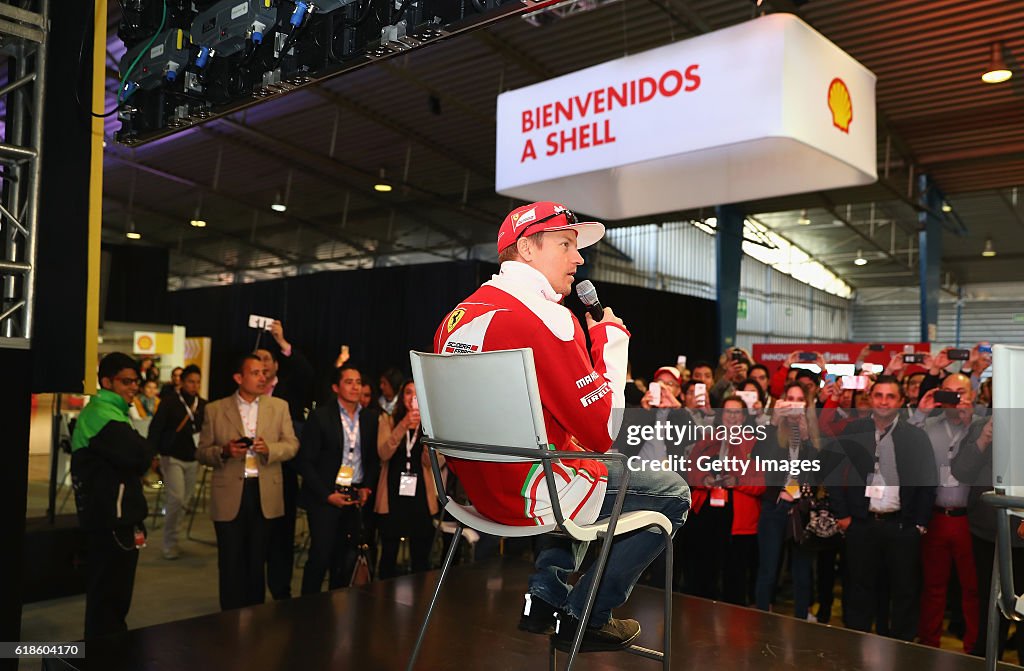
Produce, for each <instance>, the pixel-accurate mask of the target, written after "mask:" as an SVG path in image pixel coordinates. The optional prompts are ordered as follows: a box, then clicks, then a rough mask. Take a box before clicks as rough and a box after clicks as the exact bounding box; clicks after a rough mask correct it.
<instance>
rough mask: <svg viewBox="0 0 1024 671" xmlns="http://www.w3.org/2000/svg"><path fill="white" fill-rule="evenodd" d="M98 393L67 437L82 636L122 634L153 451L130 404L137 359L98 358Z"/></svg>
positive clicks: (135, 390) (143, 531) (141, 541)
mask: <svg viewBox="0 0 1024 671" xmlns="http://www.w3.org/2000/svg"><path fill="white" fill-rule="evenodd" d="M99 378H100V386H101V387H102V388H101V389H100V390H99V392H98V393H97V394H96V395H95V396H92V397H90V399H89V404H88V405H86V406H85V408H83V409H82V412H81V414H80V415H79V416H78V421H77V423H76V424H75V432H74V434H73V435H72V437H71V479H72V483H73V484H74V488H75V504H76V506H77V508H78V521H79V524H81V525H82V529H83V530H84V531H85V534H86V538H87V548H88V555H87V557H86V573H87V576H88V577H87V584H86V593H85V638H86V640H88V639H91V638H95V637H98V636H107V635H109V634H117V633H120V632H123V631H127V629H128V626H127V624H126V623H125V618H126V617H127V616H128V609H129V608H130V607H131V603H132V587H133V586H134V584H135V568H136V566H137V565H138V562H139V553H138V550H139V548H141V547H143V546H144V545H145V540H146V529H145V527H144V526H143V521H144V520H145V519H146V515H147V514H148V512H149V511H148V509H147V506H146V498H145V496H144V494H143V492H142V480H141V478H142V475H143V474H144V473H145V472H146V470H148V469H149V464H150V461H151V460H152V458H153V451H152V450H151V449H150V448H149V444H148V443H147V442H146V441H145V439H143V437H142V436H140V435H139V434H138V433H136V432H135V429H133V428H132V425H131V422H130V421H129V419H128V407H129V406H130V405H131V403H132V401H133V400H134V398H135V395H136V394H137V393H138V391H139V372H138V369H137V367H136V364H135V361H134V360H133V359H132V358H131V357H129V356H128V355H126V354H122V353H120V352H114V353H113V354H108V355H107V356H105V357H103V360H102V361H100V369H99Z"/></svg>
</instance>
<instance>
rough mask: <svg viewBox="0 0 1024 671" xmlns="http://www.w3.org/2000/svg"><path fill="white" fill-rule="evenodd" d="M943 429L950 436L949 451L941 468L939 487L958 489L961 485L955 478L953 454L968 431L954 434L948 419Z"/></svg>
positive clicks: (964, 430) (963, 430)
mask: <svg viewBox="0 0 1024 671" xmlns="http://www.w3.org/2000/svg"><path fill="white" fill-rule="evenodd" d="M942 428H944V429H945V430H946V435H947V436H949V451H948V452H947V453H946V464H945V465H944V466H942V467H940V468H939V486H940V487H958V486H959V485H960V481H959V480H957V479H956V478H955V477H953V469H952V463H953V456H954V454H953V453H954V452H956V446H957V445H959V444H960V441H961V440H962V439H963V437H964V435H965V434H966V433H967V430H966V429H962V430H960V431H957V432H956V433H955V434H954V433H953V432H952V431H950V429H949V420H948V419H947V420H946V421H944V422H943V423H942Z"/></svg>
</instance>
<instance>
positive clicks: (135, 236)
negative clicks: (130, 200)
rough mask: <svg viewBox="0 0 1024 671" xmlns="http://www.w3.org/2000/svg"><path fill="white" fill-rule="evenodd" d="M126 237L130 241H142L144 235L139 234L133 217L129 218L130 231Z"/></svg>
mask: <svg viewBox="0 0 1024 671" xmlns="http://www.w3.org/2000/svg"><path fill="white" fill-rule="evenodd" d="M124 237H126V238H128V239H129V240H141V239H142V233H138V232H137V231H136V230H135V219H134V218H132V217H128V230H127V231H125V234H124Z"/></svg>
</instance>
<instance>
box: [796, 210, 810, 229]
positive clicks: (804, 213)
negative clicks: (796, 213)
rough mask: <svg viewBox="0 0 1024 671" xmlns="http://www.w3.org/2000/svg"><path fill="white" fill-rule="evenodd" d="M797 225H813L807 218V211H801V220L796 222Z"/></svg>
mask: <svg viewBox="0 0 1024 671" xmlns="http://www.w3.org/2000/svg"><path fill="white" fill-rule="evenodd" d="M796 223H798V224H800V225H801V226H807V225H808V224H810V223H811V220H810V219H808V218H807V210H801V211H800V218H799V219H797V220H796Z"/></svg>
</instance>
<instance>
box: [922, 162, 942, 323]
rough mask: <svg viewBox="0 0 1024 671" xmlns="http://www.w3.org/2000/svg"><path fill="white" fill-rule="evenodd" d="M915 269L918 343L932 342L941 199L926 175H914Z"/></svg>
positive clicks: (938, 283)
mask: <svg viewBox="0 0 1024 671" xmlns="http://www.w3.org/2000/svg"><path fill="white" fill-rule="evenodd" d="M917 184H918V190H919V194H918V202H919V203H920V204H921V206H922V208H923V209H922V211H921V212H919V213H918V215H917V220H918V223H919V224H920V232H919V233H918V249H919V254H918V269H919V271H920V278H921V282H920V295H921V342H929V343H930V342H933V341H935V340H936V339H937V337H938V325H939V291H940V289H941V288H942V278H941V276H940V275H941V268H942V220H941V219H940V218H939V217H938V216H936V214H935V213H936V212H941V211H942V202H941V198H940V197H939V195H938V192H937V191H936V190H935V189H933V188H931V186H930V180H929V179H928V175H926V174H921V175H919V176H918V180H917Z"/></svg>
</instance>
